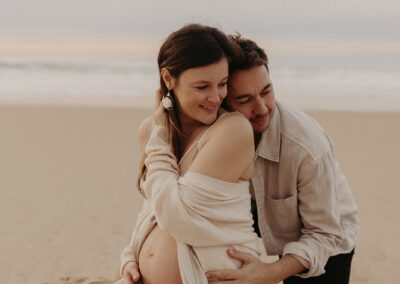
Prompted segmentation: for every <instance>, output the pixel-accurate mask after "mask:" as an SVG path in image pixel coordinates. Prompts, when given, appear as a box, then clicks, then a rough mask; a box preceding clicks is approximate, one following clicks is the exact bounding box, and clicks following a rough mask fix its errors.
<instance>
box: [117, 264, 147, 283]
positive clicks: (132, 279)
mask: <svg viewBox="0 0 400 284" xmlns="http://www.w3.org/2000/svg"><path fill="white" fill-rule="evenodd" d="M122 278H123V280H124V281H123V282H122V283H123V284H134V283H142V280H141V279H140V272H139V265H138V264H137V263H136V262H133V261H131V262H128V263H127V264H126V265H125V268H124V271H123V273H122Z"/></svg>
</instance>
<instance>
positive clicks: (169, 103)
mask: <svg viewBox="0 0 400 284" xmlns="http://www.w3.org/2000/svg"><path fill="white" fill-rule="evenodd" d="M171 92H172V91H171V90H168V93H167V94H166V95H165V96H164V97H163V99H162V101H161V103H162V105H163V107H164V108H165V109H166V110H171V109H172V108H173V106H174V102H173V100H172V96H171Z"/></svg>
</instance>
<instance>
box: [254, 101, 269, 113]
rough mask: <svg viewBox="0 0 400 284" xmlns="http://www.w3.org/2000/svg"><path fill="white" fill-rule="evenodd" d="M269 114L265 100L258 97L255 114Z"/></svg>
mask: <svg viewBox="0 0 400 284" xmlns="http://www.w3.org/2000/svg"><path fill="white" fill-rule="evenodd" d="M267 112H268V108H267V107H266V106H265V103H264V100H263V99H262V98H261V97H260V96H256V98H255V108H254V113H255V114H257V115H263V114H266V113H267Z"/></svg>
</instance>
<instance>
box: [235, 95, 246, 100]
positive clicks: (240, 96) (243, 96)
mask: <svg viewBox="0 0 400 284" xmlns="http://www.w3.org/2000/svg"><path fill="white" fill-rule="evenodd" d="M248 97H250V95H249V94H243V95H239V96H237V97H236V98H235V100H241V99H244V98H248Z"/></svg>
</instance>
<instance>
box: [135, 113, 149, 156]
mask: <svg viewBox="0 0 400 284" xmlns="http://www.w3.org/2000/svg"><path fill="white" fill-rule="evenodd" d="M152 121H153V117H151V116H149V117H148V118H146V119H145V120H143V121H142V122H141V123H140V125H139V130H138V139H139V146H140V150H141V152H142V153H144V149H145V147H146V144H147V140H148V139H149V131H150V127H151V124H152Z"/></svg>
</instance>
